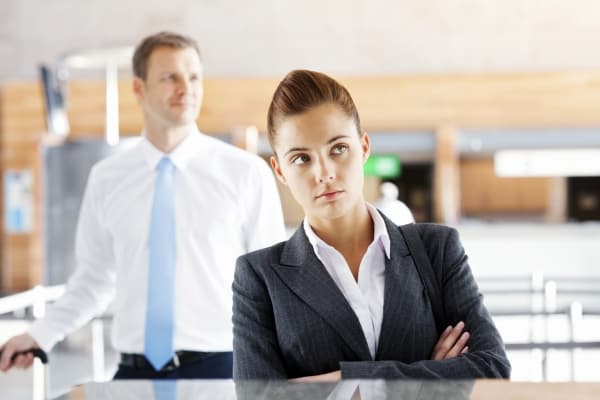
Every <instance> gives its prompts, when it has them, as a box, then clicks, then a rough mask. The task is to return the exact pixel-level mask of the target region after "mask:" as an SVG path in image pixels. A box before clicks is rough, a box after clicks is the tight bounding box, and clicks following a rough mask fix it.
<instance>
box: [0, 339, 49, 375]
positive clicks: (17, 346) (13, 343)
mask: <svg viewBox="0 0 600 400" xmlns="http://www.w3.org/2000/svg"><path fill="white" fill-rule="evenodd" d="M39 347H40V346H39V345H38V343H37V342H36V341H35V339H34V338H33V337H31V335H29V334H27V333H24V334H22V335H18V336H14V337H12V338H11V339H9V340H8V342H6V343H4V345H2V347H0V350H1V351H2V357H1V358H0V371H2V372H6V371H8V370H9V369H11V368H13V367H15V368H20V369H25V368H29V367H31V365H32V364H33V354H31V353H28V354H20V355H18V356H16V357H15V359H14V361H12V362H11V360H10V359H11V358H12V356H13V354H15V353H17V352H20V351H26V350H29V349H33V348H39Z"/></svg>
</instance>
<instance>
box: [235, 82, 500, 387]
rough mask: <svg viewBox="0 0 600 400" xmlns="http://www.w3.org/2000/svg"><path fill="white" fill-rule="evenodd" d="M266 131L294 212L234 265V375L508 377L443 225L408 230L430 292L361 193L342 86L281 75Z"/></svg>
mask: <svg viewBox="0 0 600 400" xmlns="http://www.w3.org/2000/svg"><path fill="white" fill-rule="evenodd" d="M268 134H269V142H270V144H271V147H272V149H273V152H274V155H273V157H271V166H272V167H273V170H274V171H275V173H276V175H277V177H278V179H279V180H280V181H281V182H282V183H283V184H285V185H287V186H288V187H289V188H290V191H291V193H292V194H293V196H294V197H295V199H296V200H297V201H298V202H299V203H300V205H301V206H302V208H303V209H304V213H305V216H306V217H305V219H304V222H303V224H302V225H301V226H300V227H299V228H298V230H297V231H296V232H295V234H294V235H293V236H292V237H291V238H290V239H289V240H288V241H286V242H283V243H280V244H278V245H275V246H273V247H270V248H267V249H263V250H260V251H257V252H253V253H250V254H247V255H245V256H242V257H240V258H239V259H238V262H237V267H236V273H235V279H234V283H233V292H234V298H233V301H234V305H233V325H234V346H233V347H234V378H235V379H292V378H303V379H304V380H337V379H340V378H352V379H354V378H384V379H394V378H455V379H460V378H467V379H468V378H483V377H489V378H492V377H494V378H496V377H498V378H500V377H504V378H506V377H508V376H509V374H510V364H509V362H508V360H507V358H506V354H505V352H504V349H503V344H502V339H501V338H500V335H499V334H498V331H497V330H496V328H495V326H494V324H493V322H492V320H491V318H490V316H489V314H488V312H487V310H486V309H485V307H484V306H483V303H482V301H481V295H480V294H479V291H478V288H477V285H476V283H475V281H474V279H473V276H472V274H471V271H470V268H469V266H468V264H467V257H466V255H465V253H464V251H463V248H462V246H461V244H460V242H459V239H458V235H457V232H456V231H455V230H454V229H451V228H448V227H444V226H439V225H434V224H417V225H413V226H412V228H414V230H415V232H418V236H419V237H420V240H421V241H422V242H423V244H424V245H425V246H424V247H425V250H424V252H426V253H427V254H426V255H427V257H426V258H428V259H429V262H430V263H431V265H432V266H433V269H434V270H435V271H436V274H439V276H440V289H439V291H440V292H439V293H436V292H432V291H428V290H426V284H427V282H426V281H425V280H424V279H423V276H422V274H420V272H419V269H418V268H417V265H416V264H415V262H414V261H413V258H414V259H415V260H416V259H417V258H415V257H416V256H417V254H414V253H415V251H414V250H413V252H412V253H413V254H411V251H410V250H409V248H410V247H409V246H408V245H407V242H406V241H405V240H404V237H403V235H402V233H401V231H400V230H399V228H398V227H397V226H395V225H394V224H393V223H392V222H391V221H389V220H388V219H387V218H386V217H385V216H384V215H383V214H380V213H379V212H378V211H377V210H376V209H375V208H374V207H372V206H371V205H370V204H368V203H367V202H366V201H365V200H364V197H363V184H364V177H363V164H364V162H365V161H366V160H367V158H368V156H369V137H368V135H367V134H366V133H364V132H362V130H361V128H360V119H359V116H358V112H357V110H356V107H355V105H354V102H353V100H352V98H351V97H350V94H349V93H348V91H347V90H346V89H345V88H344V87H343V86H341V85H340V84H339V83H338V82H336V81H335V80H333V79H332V78H330V77H328V76H326V75H324V74H321V73H318V72H312V71H305V70H297V71H292V72H290V73H289V74H288V75H287V76H286V77H285V78H284V79H283V81H282V82H281V83H280V84H279V86H278V87H277V89H276V91H275V93H274V95H273V100H272V102H271V106H270V108H269V114H268ZM411 256H412V257H411ZM437 295H439V298H440V299H441V300H440V308H443V314H444V315H445V317H444V319H445V325H444V326H446V325H447V328H446V329H441V330H442V332H440V330H439V329H438V328H437V327H436V317H437V316H438V315H437V314H436V313H435V311H436V310H435V309H434V308H435V307H433V306H432V305H434V304H435V303H434V302H433V301H432V300H434V298H435V297H436V296H437ZM434 314H436V315H434ZM438 314H439V313H438ZM437 319H438V320H439V317H438V318H437ZM438 326H439V323H438ZM467 331H468V332H467Z"/></svg>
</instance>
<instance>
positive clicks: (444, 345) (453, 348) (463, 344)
mask: <svg viewBox="0 0 600 400" xmlns="http://www.w3.org/2000/svg"><path fill="white" fill-rule="evenodd" d="M463 329H465V323H464V322H462V321H461V322H459V323H458V324H456V326H454V327H452V326H448V327H447V328H446V330H445V331H444V332H443V333H442V335H441V336H440V339H439V340H438V342H437V343H436V345H435V347H434V348H433V353H432V354H431V359H432V360H446V359H448V358H453V357H456V356H458V355H460V354H463V353H466V352H467V351H469V346H467V340H469V332H464V333H463Z"/></svg>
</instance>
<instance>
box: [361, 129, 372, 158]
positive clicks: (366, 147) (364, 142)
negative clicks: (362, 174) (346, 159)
mask: <svg viewBox="0 0 600 400" xmlns="http://www.w3.org/2000/svg"><path fill="white" fill-rule="evenodd" d="M360 145H361V147H362V153H363V164H364V163H366V162H367V160H368V159H369V156H370V155H371V140H370V139H369V135H368V134H367V132H363V134H362V136H361V137H360Z"/></svg>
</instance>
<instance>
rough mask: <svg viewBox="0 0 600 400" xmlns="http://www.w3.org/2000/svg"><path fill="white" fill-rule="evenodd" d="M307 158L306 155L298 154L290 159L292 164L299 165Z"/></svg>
mask: <svg viewBox="0 0 600 400" xmlns="http://www.w3.org/2000/svg"><path fill="white" fill-rule="evenodd" d="M308 160H309V158H308V156H307V155H304V154H300V155H299V156H296V157H294V158H293V159H292V164H296V165H301V164H304V163H305V162H307V161H308Z"/></svg>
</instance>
